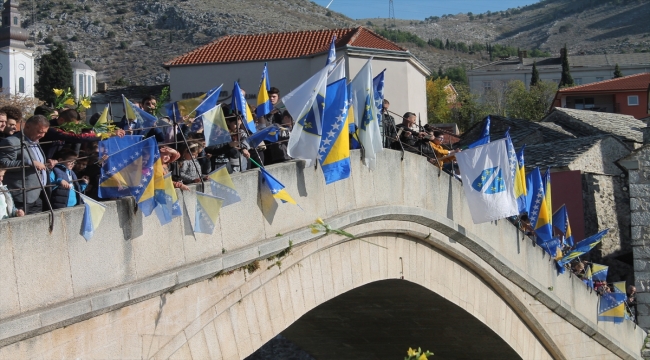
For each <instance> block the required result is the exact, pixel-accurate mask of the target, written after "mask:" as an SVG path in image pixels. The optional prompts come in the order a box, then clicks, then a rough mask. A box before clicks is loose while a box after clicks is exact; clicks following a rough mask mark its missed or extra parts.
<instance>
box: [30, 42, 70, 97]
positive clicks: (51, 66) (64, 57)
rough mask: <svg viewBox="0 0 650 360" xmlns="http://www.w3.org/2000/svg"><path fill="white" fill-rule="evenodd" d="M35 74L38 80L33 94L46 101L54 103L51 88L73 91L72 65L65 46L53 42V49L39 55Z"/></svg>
mask: <svg viewBox="0 0 650 360" xmlns="http://www.w3.org/2000/svg"><path fill="white" fill-rule="evenodd" d="M39 65H40V66H39V69H38V72H36V76H37V77H38V81H37V82H36V84H34V88H35V90H36V91H35V93H34V95H35V96H36V97H37V98H39V99H41V100H43V101H45V102H46V103H49V104H53V103H54V99H55V96H54V93H53V92H52V89H68V88H70V90H71V91H72V92H73V93H74V86H73V85H72V76H73V75H72V67H71V66H70V59H69V58H68V52H67V51H66V49H65V46H63V45H62V44H55V45H54V49H53V50H52V52H51V53H49V54H44V55H43V56H41V62H40V64H39Z"/></svg>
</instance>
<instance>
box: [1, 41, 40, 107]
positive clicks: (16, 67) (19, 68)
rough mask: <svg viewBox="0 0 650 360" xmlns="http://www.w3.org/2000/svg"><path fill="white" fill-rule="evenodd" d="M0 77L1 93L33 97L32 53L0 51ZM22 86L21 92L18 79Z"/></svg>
mask: <svg viewBox="0 0 650 360" xmlns="http://www.w3.org/2000/svg"><path fill="white" fill-rule="evenodd" d="M0 64H1V65H2V69H0V77H2V91H3V92H5V93H7V92H8V93H10V94H14V95H24V96H29V97H33V96H34V58H33V56H32V52H31V51H29V50H25V49H13V48H8V47H7V48H3V49H0ZM21 78H22V79H23V81H24V86H23V88H22V90H23V92H21V91H20V90H21V88H20V87H19V85H20V79H21Z"/></svg>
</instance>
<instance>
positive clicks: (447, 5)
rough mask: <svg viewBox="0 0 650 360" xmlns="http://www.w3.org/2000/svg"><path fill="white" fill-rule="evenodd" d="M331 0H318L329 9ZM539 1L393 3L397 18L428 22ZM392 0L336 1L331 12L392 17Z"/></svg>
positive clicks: (418, 0) (395, 0) (412, 0)
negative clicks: (428, 19)
mask: <svg viewBox="0 0 650 360" xmlns="http://www.w3.org/2000/svg"><path fill="white" fill-rule="evenodd" d="M330 1H331V0H314V2H315V3H317V4H318V5H321V6H327V4H328V3H329V2H330ZM537 1H538V0H499V1H495V0H445V1H443V0H393V4H394V5H393V7H394V8H395V18H397V19H406V20H424V19H425V18H427V17H429V16H441V15H445V14H458V13H468V12H470V11H471V12H473V13H474V14H480V13H483V12H487V11H488V10H490V11H501V10H506V9H509V8H516V7H518V6H525V5H530V4H533V3H536V2H537ZM388 3H389V0H333V2H332V4H331V5H330V9H331V10H333V11H336V12H339V13H342V14H344V15H346V16H348V17H350V18H352V19H365V18H376V17H381V18H386V17H388Z"/></svg>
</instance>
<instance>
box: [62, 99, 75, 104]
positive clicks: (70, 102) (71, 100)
mask: <svg viewBox="0 0 650 360" xmlns="http://www.w3.org/2000/svg"><path fill="white" fill-rule="evenodd" d="M63 105H74V99H73V98H69V99H68V100H66V101H64V102H63Z"/></svg>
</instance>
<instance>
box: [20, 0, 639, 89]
mask: <svg viewBox="0 0 650 360" xmlns="http://www.w3.org/2000/svg"><path fill="white" fill-rule="evenodd" d="M34 4H35V8H34V11H33V12H32V3H31V2H27V1H22V2H21V5H20V6H21V12H22V16H23V27H25V28H26V29H27V30H28V31H29V32H30V34H31V40H30V41H29V42H28V46H31V47H32V48H33V49H35V50H36V54H37V56H38V55H40V54H42V53H43V52H46V51H49V48H50V46H51V43H52V42H61V43H64V44H65V45H66V47H67V48H68V51H69V52H70V55H71V57H76V58H77V59H78V60H79V61H82V62H88V63H89V64H91V66H92V68H93V69H94V70H96V71H97V72H98V80H99V81H105V82H108V83H110V84H116V83H117V84H121V85H128V84H134V85H136V84H137V85H153V84H162V83H166V82H167V81H168V75H167V72H166V71H165V70H164V69H163V68H162V67H161V66H160V65H161V64H162V63H163V62H165V61H168V60H170V59H172V58H173V57H175V56H178V55H180V54H182V53H185V52H187V51H188V50H191V49H193V48H196V47H197V46H200V45H203V44H205V43H207V42H209V41H212V40H214V39H216V38H217V37H219V36H222V35H226V34H244V33H257V32H273V31H292V30H309V29H322V28H334V27H352V26H358V25H366V26H368V27H373V28H375V29H377V30H382V29H387V30H401V31H406V32H410V33H413V34H416V35H417V36H419V37H420V38H422V39H424V40H425V41H427V40H429V39H436V38H437V39H440V40H441V41H442V42H445V41H446V40H449V41H451V42H452V43H458V44H460V43H464V44H466V45H467V46H469V45H471V44H480V45H481V46H484V45H485V44H486V43H491V44H502V45H504V46H509V47H510V48H509V50H510V52H511V53H512V52H513V51H514V52H516V50H515V49H516V48H521V49H528V50H531V49H541V50H544V51H548V52H549V53H550V54H558V53H559V49H560V48H561V47H562V46H563V45H564V44H565V43H566V44H567V45H568V47H569V51H570V53H572V54H577V53H586V54H593V53H605V52H607V53H619V52H633V51H650V36H649V34H650V21H647V19H648V18H650V2H649V1H647V0H645V1H639V0H616V1H609V0H584V1H579V2H576V1H571V0H544V1H541V2H539V3H536V4H533V5H530V6H527V7H523V8H518V9H510V10H508V11H503V12H494V13H484V14H471V13H469V14H457V15H446V16H443V17H440V18H438V17H429V18H428V19H427V20H426V21H411V20H397V21H396V23H395V26H394V27H393V26H392V24H391V23H390V22H388V21H387V20H386V19H363V20H352V19H349V18H347V17H345V16H343V15H341V14H338V13H335V12H330V11H328V10H326V9H325V8H323V7H321V6H318V5H317V4H315V3H313V2H311V1H308V0H277V1H272V2H271V1H264V0H229V1H226V0H181V1H171V0H132V1H129V0H57V1H54V0H38V1H35V2H34ZM586 5H589V6H586ZM32 20H34V22H32ZM400 45H402V46H404V47H406V48H408V49H410V51H411V52H413V53H414V54H415V55H416V56H418V57H419V58H420V59H421V60H422V61H423V62H424V63H425V64H426V65H427V66H429V68H430V69H432V70H434V71H436V70H437V69H438V68H439V67H442V68H448V67H452V66H458V65H463V66H465V67H466V68H467V69H470V68H472V67H475V66H479V65H482V64H485V63H486V62H488V61H489V56H488V55H487V52H486V51H485V50H484V49H479V50H476V51H473V50H472V49H471V48H470V50H469V51H466V49H465V50H463V51H460V50H445V49H440V48H435V47H433V46H429V45H427V44H425V43H423V42H421V41H420V44H419V45H420V46H418V45H416V44H415V43H413V42H400ZM463 46H464V45H463ZM452 48H453V47H452Z"/></svg>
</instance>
